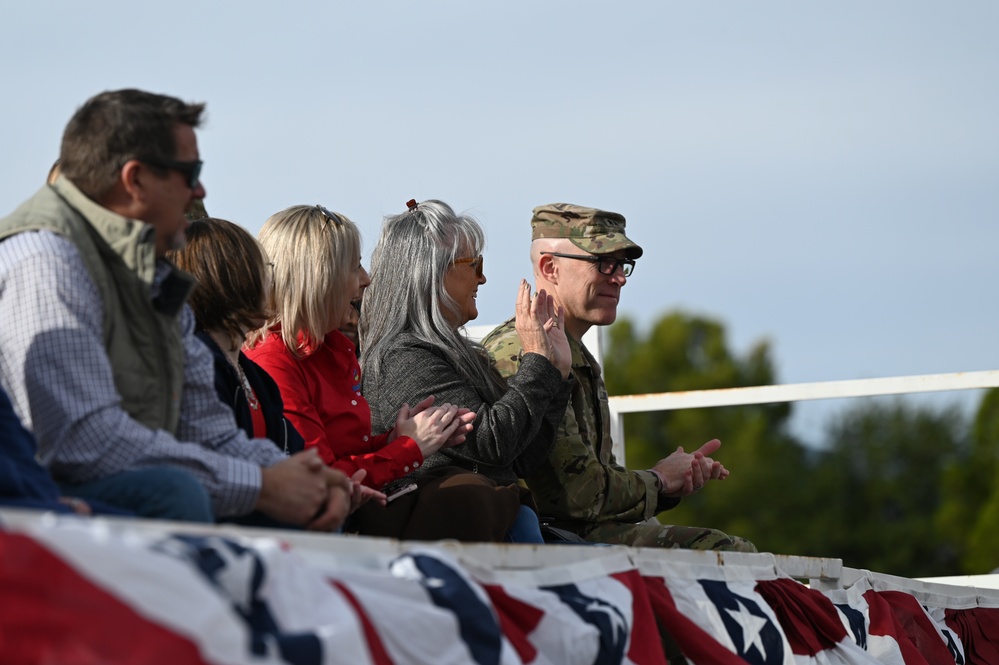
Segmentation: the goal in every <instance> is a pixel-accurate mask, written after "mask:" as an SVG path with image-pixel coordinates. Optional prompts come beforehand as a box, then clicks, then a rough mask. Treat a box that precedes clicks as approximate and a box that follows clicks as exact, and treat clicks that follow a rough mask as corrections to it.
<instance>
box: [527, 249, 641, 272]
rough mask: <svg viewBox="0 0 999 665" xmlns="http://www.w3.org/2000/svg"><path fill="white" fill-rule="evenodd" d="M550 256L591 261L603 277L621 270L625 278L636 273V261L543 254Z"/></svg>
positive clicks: (578, 255) (610, 257)
mask: <svg viewBox="0 0 999 665" xmlns="http://www.w3.org/2000/svg"><path fill="white" fill-rule="evenodd" d="M541 253H542V254H548V255H550V256H558V257H560V258H563V259H576V260H577V261H589V262H590V263H595V264H597V270H598V271H600V274H601V275H607V276H610V275H613V274H614V273H616V272H617V269H618V268H620V269H621V272H622V273H624V276H625V277H631V273H632V272H634V271H635V259H615V258H614V257H613V256H590V255H586V254H561V253H559V252H541Z"/></svg>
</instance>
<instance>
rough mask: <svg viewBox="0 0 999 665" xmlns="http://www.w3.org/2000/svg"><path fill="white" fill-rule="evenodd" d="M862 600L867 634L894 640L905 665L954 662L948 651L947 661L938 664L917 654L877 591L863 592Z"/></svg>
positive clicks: (892, 612)
mask: <svg viewBox="0 0 999 665" xmlns="http://www.w3.org/2000/svg"><path fill="white" fill-rule="evenodd" d="M864 600H866V601H867V607H868V614H869V616H870V621H871V625H870V627H869V628H868V629H867V633H868V634H869V635H881V636H885V637H890V638H892V639H893V640H895V643H896V644H898V648H899V651H901V652H902V659H903V660H904V661H905V665H944V664H946V663H953V662H954V659H953V657H951V655H950V652H949V651H948V652H947V659H946V660H942V661H940V662H939V663H935V662H933V661H927V660H926V659H925V658H923V657H922V656H921V655H920V653H919V649H917V648H916V645H914V644H913V643H912V640H910V639H909V636H908V635H906V634H905V629H904V628H903V627H902V624H901V622H900V621H899V619H898V617H897V616H895V612H894V611H893V609H892V606H891V605H890V604H889V603H888V601H887V600H886V599H885V598H884V597H882V596H881V594H879V593H878V592H877V591H865V592H864Z"/></svg>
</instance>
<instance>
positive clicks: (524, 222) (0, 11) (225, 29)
mask: <svg viewBox="0 0 999 665" xmlns="http://www.w3.org/2000/svg"><path fill="white" fill-rule="evenodd" d="M997 26H999V4H996V3H994V2H986V1H969V2H954V3H946V4H945V3H937V2H923V1H919V0H916V1H914V2H907V3H904V4H903V3H891V4H889V3H872V2H860V1H851V0H847V1H844V2H836V3H815V2H801V1H800V0H797V1H793V2H792V1H783V2H760V3H736V2H730V3H722V2H710V1H705V2H683V3H681V2H672V1H658V2H644V1H643V2H627V3H604V2H601V3H597V2H585V1H584V2H520V1H513V2H503V3H466V2H422V3H416V2H372V3H334V2H300V3H294V2H290V3H281V4H280V5H279V4H278V3H268V4H263V3H261V4H259V5H258V4H250V3H222V2H211V1H206V2H187V1H179V2H172V3H167V4H164V3H135V2H105V1H101V0H95V1H92V2H88V3H69V2H55V1H53V0H41V1H36V2H32V3H5V4H4V5H3V7H2V8H0V62H3V65H2V67H0V90H3V99H4V101H3V103H2V104H0V120H2V122H0V148H2V154H3V157H4V159H3V167H2V168H3V171H2V178H0V214H4V213H6V212H8V211H10V210H12V209H13V208H14V207H16V205H17V204H18V203H19V202H20V201H21V200H23V199H24V198H26V197H27V196H28V195H30V193H31V192H33V191H34V190H35V189H36V188H37V187H38V186H39V185H40V183H41V181H42V180H43V178H44V175H45V173H46V171H47V170H48V167H49V165H50V164H51V162H52V160H53V159H54V158H55V156H56V154H57V152H58V144H59V136H60V134H61V131H62V128H63V127H64V125H65V123H66V121H67V120H68V118H69V116H70V115H71V114H72V113H73V111H74V110H75V108H76V107H77V106H78V105H79V104H80V103H81V102H82V101H83V100H85V99H86V98H87V97H89V96H91V95H92V94H94V93H96V92H99V91H101V90H106V89H114V88H121V87H140V88H145V89H148V90H152V91H156V92H164V93H169V94H173V95H176V96H179V97H182V98H185V99H188V100H192V101H193V100H199V101H207V103H208V110H209V118H208V123H207V125H206V126H205V128H204V129H203V131H201V132H200V133H199V141H200V145H201V152H202V156H203V158H204V159H205V162H206V167H205V171H204V181H205V184H206V186H207V189H208V198H207V199H206V205H207V207H208V209H209V211H210V212H212V213H213V214H215V215H217V216H220V217H225V218H228V219H231V220H233V221H236V222H238V223H240V224H243V225H244V226H246V227H247V228H248V229H250V230H251V231H253V232H256V231H257V230H258V229H259V227H260V225H261V224H262V223H263V221H264V219H266V218H267V216H268V215H269V214H271V213H273V212H276V211H277V210H280V209H282V208H284V207H287V206H288V205H292V204H296V203H313V202H321V203H323V204H324V205H326V206H327V207H329V208H331V209H333V210H337V211H340V212H342V213H345V214H346V215H347V216H349V217H350V218H351V219H353V220H354V221H355V222H357V223H358V225H359V226H360V227H361V229H362V232H363V234H364V237H365V256H367V254H368V252H370V250H371V248H372V247H373V246H374V244H375V241H376V240H377V236H378V231H379V228H380V224H381V219H382V217H383V215H386V214H394V213H397V212H400V211H401V210H403V209H404V205H405V201H406V200H407V199H409V198H414V197H415V198H418V199H426V198H440V199H443V200H445V201H448V202H449V203H451V204H452V205H453V206H454V207H456V208H458V209H461V210H468V211H470V212H472V213H473V214H475V215H476V216H477V217H478V219H479V220H480V221H481V222H482V223H483V226H484V227H485V229H486V232H487V237H488V246H487V250H486V268H487V276H488V278H489V283H488V284H487V285H486V286H485V287H483V288H482V289H481V290H480V294H479V309H480V322H492V321H496V322H498V321H500V320H502V319H504V318H506V316H507V315H508V314H509V313H510V312H511V311H512V304H513V298H514V295H515V288H516V284H517V281H518V280H519V278H520V277H522V276H527V275H528V274H529V270H530V268H529V264H528V260H527V244H528V240H529V229H528V221H529V219H530V211H531V209H532V208H533V207H534V206H536V205H539V204H542V203H549V202H555V201H568V202H573V203H579V204H583V205H591V206H595V207H601V208H605V209H609V210H614V211H617V212H621V213H622V214H624V215H625V216H626V217H627V218H628V222H629V235H630V236H632V237H633V238H634V239H635V240H636V241H638V242H640V243H641V244H642V245H644V247H645V249H646V254H645V257H644V258H643V259H642V260H641V261H640V262H639V264H638V267H637V269H636V271H635V274H634V276H633V277H632V278H631V280H630V281H629V283H628V285H627V286H626V287H625V290H624V294H623V300H622V308H621V311H622V314H623V315H626V316H629V317H631V318H632V319H635V320H637V321H639V322H640V323H649V322H651V321H652V320H654V319H655V318H656V317H657V316H659V315H660V314H662V313H664V312H666V311H669V310H672V309H674V308H678V307H679V308H683V309H685V310H687V311H691V312H696V313H701V314H706V315H709V316H712V317H715V318H718V319H721V320H722V321H724V322H725V323H726V324H727V326H728V330H729V334H730V336H731V343H732V346H733V347H735V348H736V349H737V350H745V349H746V348H748V346H749V345H750V344H752V343H753V342H754V341H755V340H758V339H761V338H766V339H769V340H770V341H771V343H772V345H773V354H774V357H775V358H776V360H777V362H778V372H779V377H780V380H781V382H784V383H790V382H802V381H822V380H834V379H853V378H864V377H876V376H897V375H908V374H924V373H936V372H952V371H965V370H982V369H993V368H995V367H996V365H997V363H996V362H995V357H996V354H997V345H996V343H995V342H994V332H995V330H996V329H997V323H999V321H997V312H996V307H995V304H994V302H993V298H992V297H991V296H990V295H989V294H990V293H991V291H992V289H993V285H994V284H996V283H997V279H996V278H997V277H999V266H997V262H996V260H995V254H996V247H997V240H999V224H997V223H996V220H997V217H999V186H997V181H999V122H997V118H999V40H996V39H995V37H994V35H995V30H996V27H997ZM974 397H975V396H974V395H964V397H963V398H962V397H961V396H959V395H946V396H941V397H940V398H938V399H937V400H936V402H937V403H940V402H941V400H942V401H944V402H946V401H948V400H949V401H954V400H958V399H962V400H963V402H964V403H966V404H968V403H970V402H971V401H973V400H974ZM837 408H842V403H835V404H834V403H823V404H813V405H807V406H804V407H802V408H799V409H798V411H799V414H798V416H797V417H796V421H795V422H796V428H797V430H798V431H800V432H801V433H803V434H804V435H805V436H806V437H810V438H812V439H813V440H818V438H819V437H820V435H821V428H822V426H823V422H824V421H825V419H826V418H828V417H829V414H830V413H832V412H834V411H835V410H836V409H837Z"/></svg>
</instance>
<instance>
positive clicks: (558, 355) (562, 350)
mask: <svg viewBox="0 0 999 665" xmlns="http://www.w3.org/2000/svg"><path fill="white" fill-rule="evenodd" d="M564 321H565V309H564V308H563V307H561V306H559V307H556V306H555V299H554V298H552V296H551V294H549V293H547V292H546V291H545V290H544V289H541V290H540V291H538V293H537V295H536V296H534V297H533V298H532V297H531V285H530V284H528V283H527V281H526V280H520V290H519V291H518V292H517V318H516V319H515V322H514V326H515V327H516V329H517V335H519V336H520V344H521V346H522V347H523V349H524V353H537V354H540V355H542V356H544V357H545V358H547V359H548V360H549V362H551V364H552V365H554V366H555V368H556V369H557V370H558V371H559V372H560V373H561V374H562V378H563V379H567V378H569V370H570V369H571V368H572V352H571V351H570V350H569V339H568V338H567V337H566V336H565V330H564V329H563V324H564Z"/></svg>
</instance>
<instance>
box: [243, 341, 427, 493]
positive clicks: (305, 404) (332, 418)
mask: <svg viewBox="0 0 999 665" xmlns="http://www.w3.org/2000/svg"><path fill="white" fill-rule="evenodd" d="M245 353H246V355H247V356H249V357H250V359H251V360H253V361H254V362H255V363H257V364H258V365H260V366H261V367H262V368H264V370H265V371H266V372H267V373H268V374H270V375H271V378H273V379H274V381H276V382H277V384H278V387H279V388H280V389H281V398H282V399H283V400H284V413H285V416H287V418H288V420H290V421H291V423H292V424H293V425H294V426H295V429H297V430H298V431H299V433H301V435H302V437H303V438H304V439H305V446H306V448H311V447H315V448H316V450H317V451H318V452H319V456H320V457H322V458H323V461H324V462H326V464H328V465H329V466H331V467H333V468H335V469H339V470H341V471H343V472H344V473H346V474H347V475H348V476H349V475H352V474H353V473H354V472H355V471H357V470H358V469H366V470H367V472H368V475H367V476H366V477H365V479H364V484H365V485H368V486H369V487H374V488H376V489H380V488H381V487H382V486H384V485H385V483H388V482H390V481H392V480H395V479H397V478H401V477H402V476H405V475H406V474H407V473H409V472H410V471H413V470H414V469H417V468H419V467H420V465H421V464H423V454H422V453H421V452H420V448H419V446H418V445H417V444H416V441H414V440H413V439H411V438H409V437H408V436H397V437H395V439H393V440H392V442H391V443H389V442H388V439H389V435H390V432H388V433H385V434H379V435H374V434H372V432H371V409H370V408H369V407H368V402H367V400H365V399H364V397H363V396H362V395H361V366H360V365H359V364H358V362H357V357H356V355H355V354H354V345H353V344H352V343H351V342H350V340H348V339H347V338H346V337H344V336H343V335H342V334H341V333H340V332H339V331H336V330H334V331H332V332H330V333H329V334H327V335H326V338H325V339H324V340H323V343H322V344H320V345H319V347H318V348H316V349H314V350H310V351H309V352H308V354H307V355H304V356H302V357H300V358H299V357H296V356H295V355H294V354H293V353H291V352H290V351H289V350H288V348H287V347H286V346H285V344H284V341H283V340H282V339H281V330H280V328H279V327H274V328H272V329H271V330H270V332H269V333H268V335H267V337H266V339H264V340H263V341H262V342H260V343H259V344H257V346H256V347H254V348H252V349H250V350H248V351H245Z"/></svg>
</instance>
